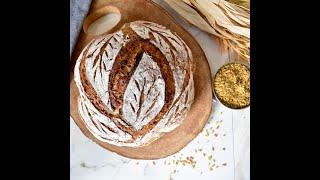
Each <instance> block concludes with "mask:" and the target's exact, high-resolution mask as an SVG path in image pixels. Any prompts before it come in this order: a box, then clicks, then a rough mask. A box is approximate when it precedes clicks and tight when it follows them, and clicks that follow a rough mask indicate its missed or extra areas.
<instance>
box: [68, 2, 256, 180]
mask: <svg viewBox="0 0 320 180" xmlns="http://www.w3.org/2000/svg"><path fill="white" fill-rule="evenodd" d="M154 1H155V2H157V3H159V4H160V5H161V6H163V7H164V8H166V9H167V10H168V11H169V13H170V14H171V15H173V16H174V18H175V19H176V20H177V22H178V23H180V24H181V25H182V26H183V27H184V28H185V29H187V30H188V31H189V32H190V33H191V34H192V35H193V36H194V37H195V38H196V40H197V41H198V42H199V44H200V46H201V47H202V48H203V50H204V52H205V54H206V56H207V59H208V61H209V64H210V68H211V71H212V74H214V73H215V72H216V71H217V69H218V68H219V67H220V66H222V65H223V64H224V63H226V62H228V61H229V59H228V55H227V54H226V53H222V52H221V51H220V48H219V45H218V44H217V43H216V42H215V41H213V39H212V38H211V37H210V36H208V35H207V34H206V33H203V32H201V31H200V30H198V29H197V28H195V27H192V26H190V25H188V24H187V23H185V22H184V21H183V20H181V19H180V18H179V16H178V15H177V14H176V13H175V12H173V11H172V10H171V9H170V8H168V7H167V6H166V5H165V4H164V3H163V2H162V1H161V0H154ZM213 106H214V110H213V112H212V114H211V117H210V119H209V121H208V123H207V124H206V126H205V128H204V130H203V132H202V133H200V134H199V135H198V136H197V137H196V138H195V139H194V140H193V141H192V142H191V143H190V144H188V145H187V146H186V147H185V148H184V149H182V150H181V151H180V152H179V153H177V154H175V155H172V156H169V157H167V158H164V159H160V160H155V161H147V160H133V159H128V158H124V157H122V156H119V155H117V154H115V153H112V152H109V151H107V150H105V149H103V148H101V147H100V146H98V145H97V144H95V143H93V142H92V141H91V140H89V139H88V138H86V137H85V136H84V135H83V134H82V133H81V131H80V129H79V128H78V127H77V126H76V125H75V123H74V122H73V120H72V118H70V179H71V180H102V179H103V180H107V179H112V180H117V179H118V180H123V179H129V178H133V179H146V180H157V179H159V180H160V179H161V180H163V179H170V178H171V179H183V180H187V179H196V178H198V179H201V180H202V179H204V180H205V179H208V180H209V179H210V180H211V179H223V180H234V179H237V180H249V179H250V108H247V109H245V110H236V111H235V110H230V109H227V108H225V107H223V106H221V105H220V104H218V103H217V102H215V101H214V100H213ZM213 131H214V132H213ZM212 147H214V150H212ZM200 151H201V152H200ZM204 153H205V154H204ZM189 156H192V157H193V158H194V159H193V160H194V163H191V164H188V163H185V165H183V163H182V162H183V161H179V160H185V159H186V158H187V157H189ZM211 157H212V158H211ZM177 161H178V164H177ZM192 165H194V167H193V166H192ZM210 167H212V168H210Z"/></svg>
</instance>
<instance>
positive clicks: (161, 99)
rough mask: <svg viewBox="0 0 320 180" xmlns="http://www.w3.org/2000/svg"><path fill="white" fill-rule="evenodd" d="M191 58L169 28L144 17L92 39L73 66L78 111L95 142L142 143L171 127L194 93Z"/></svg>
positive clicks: (126, 144) (136, 144) (191, 99)
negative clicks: (148, 20) (141, 19)
mask: <svg viewBox="0 0 320 180" xmlns="http://www.w3.org/2000/svg"><path fill="white" fill-rule="evenodd" d="M193 71H194V60H193V57H192V54H191V51H190V49H189V47H188V46H187V45H186V44H185V42H184V41H183V40H182V39H181V38H180V37H179V36H178V35H177V34H175V33H172V32H171V31H170V30H168V29H166V28H165V27H163V26H161V25H158V24H155V23H152V22H147V21H135V22H131V23H128V24H125V25H124V26H123V27H122V28H121V29H120V30H119V31H118V32H115V33H113V34H108V35H106V36H103V37H99V38H96V39H94V40H92V41H91V42H90V43H89V44H88V45H87V46H86V47H85V48H84V50H83V51H82V53H81V54H80V56H79V58H78V60H77V63H76V66H75V82H76V85H77V87H78V89H79V92H80V96H79V101H78V102H79V103H78V106H79V108H78V109H79V114H80V116H81V118H82V120H83V121H84V122H85V124H86V127H87V128H88V129H89V130H90V132H91V133H92V134H93V135H94V136H95V137H96V138H97V139H99V140H100V141H104V142H107V143H110V144H114V145H117V146H133V147H136V146H143V145H147V144H149V143H151V142H152V141H154V140H156V139H158V138H159V137H161V135H163V133H165V132H169V131H172V130H173V129H175V128H176V127H177V126H178V125H179V124H181V122H182V121H183V119H184V118H185V116H186V113H187V112H188V110H189V109H190V106H191V104H192V102H193V98H194V84H193Z"/></svg>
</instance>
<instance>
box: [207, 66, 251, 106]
mask: <svg viewBox="0 0 320 180" xmlns="http://www.w3.org/2000/svg"><path fill="white" fill-rule="evenodd" d="M213 90H214V93H215V95H216V97H217V99H218V100H219V101H220V102H221V103H222V104H223V105H225V106H227V107H229V108H232V109H243V108H245V107H248V106H249V105H250V70H249V68H248V67H247V66H246V65H244V64H240V63H229V64H225V65H223V66H222V67H221V68H220V69H219V70H218V72H217V73H216V75H215V77H214V79H213Z"/></svg>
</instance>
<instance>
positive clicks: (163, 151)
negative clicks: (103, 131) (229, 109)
mask: <svg viewBox="0 0 320 180" xmlns="http://www.w3.org/2000/svg"><path fill="white" fill-rule="evenodd" d="M109 5H112V6H114V7H116V8H118V9H119V11H120V13H121V20H120V22H119V23H118V24H117V25H116V26H115V27H114V28H112V29H111V30H110V31H108V32H106V33H112V32H115V31H117V30H118V29H120V28H121V27H122V25H123V24H125V23H128V22H132V21H135V20H145V21H152V22H155V23H158V24H161V25H163V26H165V27H167V28H168V29H170V30H171V31H173V32H176V33H177V34H178V35H179V36H180V37H181V38H182V39H183V40H184V41H185V42H186V44H187V45H188V46H189V47H190V49H191V51H192V54H193V58H194V60H195V62H196V70H195V73H194V82H195V99H194V103H193V104H192V106H191V109H190V111H189V112H188V115H187V117H186V119H185V120H184V121H183V123H182V124H181V125H180V126H179V127H177V128H176V129H175V130H173V131H171V132H169V133H166V134H165V135H163V136H162V137H161V138H159V139H158V140H156V141H154V142H152V143H151V144H149V145H148V146H143V147H137V148H136V147H119V146H114V145H111V144H108V143H104V142H101V141H98V140H97V139H96V138H95V137H94V136H93V135H92V134H91V133H90V132H89V130H88V129H87V128H86V126H85V124H84V123H83V121H82V120H81V117H80V116H79V114H78V109H77V107H78V106H77V99H78V95H79V92H78V89H77V87H76V85H75V82H74V81H73V70H74V64H75V62H76V60H77V57H78V56H79V54H80V53H81V51H82V49H83V48H84V47H85V46H86V45H87V43H88V42H89V41H91V40H92V38H94V36H91V35H88V34H86V33H85V32H84V31H83V30H82V31H81V32H80V35H79V38H78V42H77V44H76V46H75V49H74V52H73V54H72V56H71V66H70V78H71V79H70V113H71V116H72V118H73V119H74V121H75V122H76V124H77V125H78V126H79V128H80V129H81V131H82V132H83V133H84V134H85V135H86V136H87V137H88V138H90V139H91V140H93V141H94V142H96V143H97V144H99V145H100V146H101V147H103V148H105V149H108V150H110V151H113V152H116V153H118V154H120V155H122V156H125V157H129V158H133V159H159V158H164V157H167V156H169V155H171V154H174V153H176V152H178V151H179V150H181V149H182V148H183V147H185V146H186V145H187V144H188V143H189V142H190V141H192V140H193V139H194V138H195V137H196V136H197V135H198V134H199V133H200V132H201V131H202V129H203V127H204V125H205V124H206V122H207V120H208V118H209V115H210V112H211V108H212V88H211V77H210V68H209V65H208V62H207V59H206V57H205V54H204V52H203V51H202V49H201V47H200V46H199V44H198V43H197V41H196V40H195V39H194V38H193V37H192V36H191V35H190V34H189V33H188V32H187V31H186V30H184V29H183V28H182V27H181V26H180V25H178V24H177V23H176V22H175V21H174V19H173V18H172V17H171V16H170V15H169V14H168V13H167V12H166V11H165V10H164V9H162V8H161V7H160V6H159V5H157V4H155V3H153V2H152V1H150V0H93V2H92V5H91V8H90V10H89V16H90V14H94V13H95V12H97V11H99V9H101V8H103V7H105V6H109ZM106 33H105V34H106Z"/></svg>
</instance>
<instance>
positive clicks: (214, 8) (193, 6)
mask: <svg viewBox="0 0 320 180" xmlns="http://www.w3.org/2000/svg"><path fill="white" fill-rule="evenodd" d="M164 1H165V2H167V4H168V5H169V6H170V7H171V8H173V9H174V10H175V11H177V13H178V14H180V15H181V16H182V17H183V18H184V19H185V20H187V21H188V22H189V23H190V24H193V25H194V26H196V27H198V28H199V29H201V30H203V31H205V32H207V33H209V34H211V35H213V36H215V37H217V38H219V42H222V44H223V45H225V47H227V48H230V49H231V50H233V51H235V52H236V53H237V54H238V55H239V57H241V58H242V59H244V60H247V61H250V10H249V9H247V8H245V7H243V6H240V5H237V4H232V3H229V2H227V1H225V0H164Z"/></svg>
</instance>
